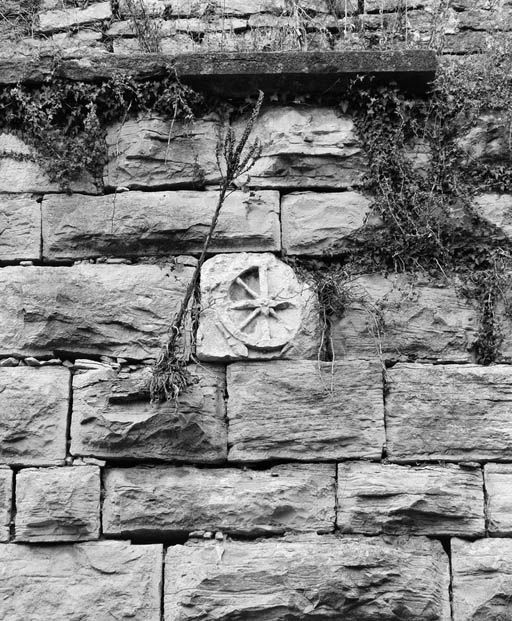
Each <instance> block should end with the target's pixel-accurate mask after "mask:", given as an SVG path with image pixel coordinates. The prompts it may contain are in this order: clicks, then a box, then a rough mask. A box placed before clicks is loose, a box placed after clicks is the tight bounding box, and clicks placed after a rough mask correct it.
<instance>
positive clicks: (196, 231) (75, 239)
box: [0, 191, 281, 260]
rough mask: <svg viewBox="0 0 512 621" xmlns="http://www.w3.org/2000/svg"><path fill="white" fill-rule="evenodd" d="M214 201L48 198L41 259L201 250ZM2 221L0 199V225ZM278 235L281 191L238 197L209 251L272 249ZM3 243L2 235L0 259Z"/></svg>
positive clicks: (155, 196)
mask: <svg viewBox="0 0 512 621" xmlns="http://www.w3.org/2000/svg"><path fill="white" fill-rule="evenodd" d="M217 200H218V192H214V191H207V192H195V191H175V192H136V191H133V192H123V193H121V194H109V195H107V196H101V197H95V198H92V197H84V196H79V195H76V194H74V195H71V196H66V195H48V196H46V197H45V199H44V200H43V203H42V209H43V256H44V257H45V258H48V259H52V260H54V259H80V258H85V257H97V256H112V255H114V256H115V255H119V256H122V257H132V256H141V255H142V256H148V255H166V256H168V255H169V254H181V253H183V252H189V253H192V252H193V253H198V252H201V250H202V248H203V245H204V240H205V237H206V235H207V233H208V231H209V228H210V224H211V221H212V217H213V214H214V211H215V207H216V204H217ZM1 218H2V206H1V202H0V227H1V221H2V220H1ZM0 231H1V228H0ZM280 237H281V232H280V223H279V194H278V193H277V192H272V191H270V192H247V193H242V192H235V193H233V194H231V195H230V196H229V197H228V198H227V199H226V202H225V203H224V205H223V207H222V210H221V213H220V217H219V221H218V224H217V226H216V228H215V232H214V235H213V238H212V241H211V243H210V246H209V251H210V252H220V251H228V252H240V251H241V250H245V251H260V252H261V251H265V250H276V251H277V250H280V248H281V241H280ZM1 241H2V236H1V232H0V258H1V256H2V255H1V250H2V246H1ZM38 244H39V240H38Z"/></svg>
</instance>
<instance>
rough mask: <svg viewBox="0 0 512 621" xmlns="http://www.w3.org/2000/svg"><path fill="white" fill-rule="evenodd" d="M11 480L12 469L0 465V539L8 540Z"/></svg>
mask: <svg viewBox="0 0 512 621" xmlns="http://www.w3.org/2000/svg"><path fill="white" fill-rule="evenodd" d="M12 480H13V474H12V470H11V469H10V468H7V467H6V466H0V541H9V533H10V526H11V505H12Z"/></svg>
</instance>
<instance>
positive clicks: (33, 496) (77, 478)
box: [16, 466, 100, 542]
mask: <svg viewBox="0 0 512 621" xmlns="http://www.w3.org/2000/svg"><path fill="white" fill-rule="evenodd" d="M99 535H100V469H99V468H98V467H96V466H80V467H76V468H26V469H24V470H21V471H20V472H19V473H18V475H17V476H16V540H17V541H30V542H55V541H87V540H89V539H98V538H99Z"/></svg>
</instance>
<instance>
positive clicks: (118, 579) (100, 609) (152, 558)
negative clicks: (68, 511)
mask: <svg viewBox="0 0 512 621" xmlns="http://www.w3.org/2000/svg"><path fill="white" fill-rule="evenodd" d="M162 562H163V546H161V545H137V546H133V545H131V544H130V543H129V542H127V541H97V542H89V543H77V544H75V545H53V546H41V545H23V544H5V545H1V546H0V564H1V567H2V572H1V573H0V594H1V598H0V616H1V618H2V619H6V620H7V619H9V621H28V619H30V621H48V620H49V619H55V620H57V619H62V620H64V619H66V620H67V619H69V620H71V619H83V620H84V621H85V620H91V621H92V620H93V619H94V621H113V620H114V619H116V620H119V621H121V620H124V619H126V620H127V619H130V621H160V597H161V594H160V588H161V583H162Z"/></svg>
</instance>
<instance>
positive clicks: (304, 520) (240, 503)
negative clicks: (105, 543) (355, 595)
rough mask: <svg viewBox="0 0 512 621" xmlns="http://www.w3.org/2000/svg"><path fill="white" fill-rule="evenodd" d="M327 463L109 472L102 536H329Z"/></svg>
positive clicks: (331, 514)
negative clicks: (199, 532) (308, 533)
mask: <svg viewBox="0 0 512 621" xmlns="http://www.w3.org/2000/svg"><path fill="white" fill-rule="evenodd" d="M334 480H335V468H334V466H333V465H332V464H307V465H304V464H286V465H282V466H275V467H273V468H271V469H270V470H264V471H259V470H239V469H235V468H222V469H199V468H196V467H193V466H182V467H173V466H158V467H139V468H116V469H108V470H107V471H106V476H105V502H104V505H103V531H104V533H105V535H107V536H114V537H120V536H121V537H131V536H137V535H138V536H142V537H144V536H159V537H164V536H177V535H186V534H188V533H190V532H193V531H197V530H209V531H221V532H223V533H227V534H231V535H240V536H258V535H270V534H274V535H275V534H283V533H285V532H305V531H313V532H332V531H333V530H334V520H335V506H334V505H335V494H334Z"/></svg>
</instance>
